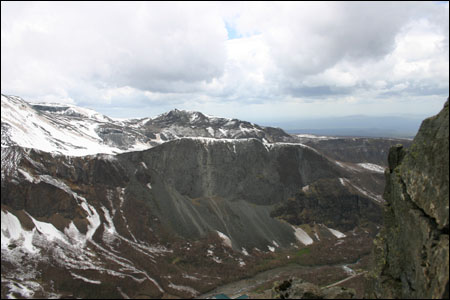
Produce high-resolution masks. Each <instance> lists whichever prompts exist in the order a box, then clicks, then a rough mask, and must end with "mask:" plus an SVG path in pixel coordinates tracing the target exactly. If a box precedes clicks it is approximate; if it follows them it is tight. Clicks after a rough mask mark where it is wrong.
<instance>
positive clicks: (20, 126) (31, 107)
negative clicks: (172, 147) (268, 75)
mask: <svg viewBox="0 0 450 300" xmlns="http://www.w3.org/2000/svg"><path fill="white" fill-rule="evenodd" d="M1 120H2V121H1V122H2V123H1V126H2V127H1V128H2V129H1V130H2V147H8V146H12V145H18V146H21V147H27V148H33V149H38V150H42V151H46V152H52V153H59V154H64V155H70V156H83V155H90V154H97V153H105V154H117V153H123V152H129V151H139V150H144V149H149V148H151V147H153V146H156V145H159V144H161V143H164V142H166V141H170V140H174V139H178V138H182V137H205V138H219V139H222V138H228V139H242V138H257V139H260V140H264V141H266V142H274V141H289V140H291V139H292V137H291V136H289V135H288V134H286V133H285V132H284V131H283V130H281V129H278V128H270V127H261V126H258V125H255V124H253V123H249V122H245V121H240V120H237V119H226V118H218V117H212V116H206V115H204V114H202V113H200V112H191V111H180V110H177V109H175V110H172V111H170V112H168V113H165V114H162V115H159V116H157V117H154V118H142V119H130V120H122V121H118V120H113V119H111V118H109V117H107V116H104V115H102V114H99V113H97V112H95V111H93V110H90V109H86V108H81V107H77V106H73V105H67V104H53V103H50V104H49V103H38V104H36V103H28V102H26V101H25V100H23V99H21V98H19V97H16V96H6V95H3V94H2V96H1Z"/></svg>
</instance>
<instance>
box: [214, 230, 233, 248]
mask: <svg viewBox="0 0 450 300" xmlns="http://www.w3.org/2000/svg"><path fill="white" fill-rule="evenodd" d="M216 232H217V233H218V234H219V237H220V238H221V239H222V241H223V244H224V245H225V246H227V247H229V248H232V246H233V245H232V243H231V239H230V238H229V237H228V236H227V235H225V234H223V233H222V232H220V231H218V230H216Z"/></svg>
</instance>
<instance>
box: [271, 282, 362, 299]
mask: <svg viewBox="0 0 450 300" xmlns="http://www.w3.org/2000/svg"><path fill="white" fill-rule="evenodd" d="M354 296H355V291H354V289H347V288H344V287H338V286H334V287H329V288H323V289H321V288H319V287H318V286H317V285H315V284H312V283H310V282H306V281H303V280H302V279H297V278H294V279H290V280H286V281H283V282H282V283H278V284H276V285H275V286H274V288H273V289H272V298H274V299H353V298H354Z"/></svg>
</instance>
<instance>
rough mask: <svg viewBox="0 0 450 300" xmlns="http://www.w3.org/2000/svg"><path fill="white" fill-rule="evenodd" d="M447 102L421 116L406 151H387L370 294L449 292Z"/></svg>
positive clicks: (418, 295) (436, 295) (426, 295)
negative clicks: (429, 114)
mask: <svg viewBox="0 0 450 300" xmlns="http://www.w3.org/2000/svg"><path fill="white" fill-rule="evenodd" d="M448 106H449V104H448V99H447V102H446V103H445V105H444V108H443V109H442V111H441V112H440V113H439V114H437V115H436V116H434V117H431V118H428V119H426V120H424V121H423V123H422V125H421V127H420V129H419V132H418V134H417V136H416V137H415V138H414V141H413V143H412V145H411V147H410V149H409V150H405V149H404V148H403V147H402V146H400V145H399V146H396V147H393V148H391V149H390V151H389V169H387V170H386V171H385V176H386V188H385V192H384V198H385V199H386V201H387V203H386V206H385V209H384V220H385V227H384V229H383V230H382V231H381V232H380V234H379V235H378V237H377V239H376V240H375V250H374V254H375V267H374V270H373V274H372V275H373V277H374V278H373V281H372V287H371V289H370V292H369V295H368V296H369V297H375V298H416V299H421V298H422V299H427V298H448V297H449V290H448V289H449V235H448V234H449V220H448V218H449V107H448Z"/></svg>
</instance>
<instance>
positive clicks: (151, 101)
mask: <svg viewBox="0 0 450 300" xmlns="http://www.w3.org/2000/svg"><path fill="white" fill-rule="evenodd" d="M1 5H2V12H1V14H2V15H1V17H2V28H1V30H2V35H1V39H2V46H1V54H2V55H1V66H2V67H1V81H2V89H3V90H2V92H4V93H10V94H16V95H20V96H22V97H24V98H27V99H29V100H35V101H44V100H45V101H49V100H57V99H61V101H66V102H71V103H76V104H78V105H85V106H89V107H91V108H95V109H98V110H100V111H102V112H104V113H111V112H113V113H114V114H116V115H115V116H119V114H127V116H129V115H130V114H132V113H137V114H138V115H137V116H146V115H147V116H148V115H150V114H152V113H153V112H154V111H158V112H162V111H161V110H166V109H171V108H173V107H175V106H176V107H178V108H187V109H194V108H195V109H199V110H203V111H205V112H206V113H208V112H209V113H212V114H219V115H220V114H221V113H224V114H228V116H233V114H236V115H239V116H240V117H242V118H246V116H248V117H249V118H250V117H256V116H257V115H259V116H264V117H265V118H267V119H270V118H272V115H273V114H274V113H276V114H277V118H280V119H281V118H283V117H284V116H285V115H289V116H292V117H293V115H294V114H298V115H299V116H308V115H309V114H319V113H320V108H321V107H322V108H323V104H326V105H329V107H332V108H333V109H332V110H330V112H326V113H329V114H333V113H334V114H336V115H345V114H348V113H350V112H352V113H364V112H365V111H367V110H369V109H370V108H371V107H372V106H371V105H374V103H376V109H373V110H371V112H375V111H376V112H380V113H381V112H383V111H389V110H392V109H395V110H397V111H398V112H399V113H400V112H402V109H400V107H401V106H400V105H392V103H393V101H397V102H398V103H403V102H408V101H409V103H412V105H410V107H409V108H410V109H413V108H414V107H415V109H417V111H418V112H421V113H424V112H431V111H432V110H435V109H437V108H438V107H439V109H440V106H441V103H440V102H439V101H440V100H438V99H441V98H442V101H444V99H445V98H446V97H447V96H448V90H449V87H448V82H449V78H448V74H449V63H448V56H449V52H448V34H449V33H448V28H449V15H448V11H449V10H448V3H445V4H440V3H435V2H260V3H257V2H239V3H236V2H233V3H225V2H209V3H183V2H180V3H178V2H177V3H173V2H170V3H164V2H112V3H105V2H89V3H86V2H83V3H78V2H65V3H63V2H57V3H54V2H44V3H43V2H2V4H1ZM424 99H428V101H430V102H432V105H426V104H424V103H426V102H424V101H425V100H424ZM442 101H441V102H442ZM315 105H317V106H315ZM358 107H359V109H360V112H358V111H357V108H358ZM244 112H245V114H244ZM243 114H244V115H243Z"/></svg>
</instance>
